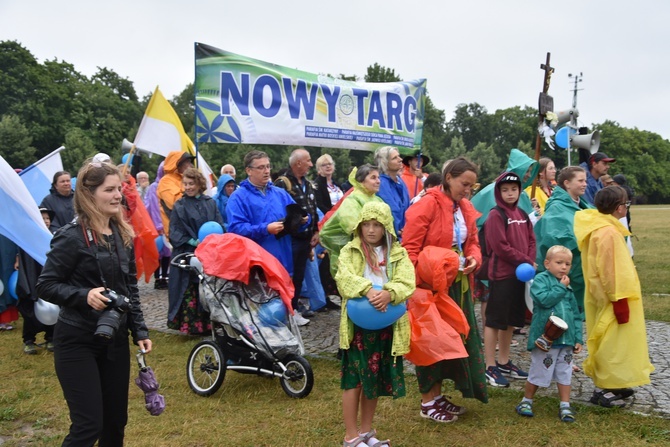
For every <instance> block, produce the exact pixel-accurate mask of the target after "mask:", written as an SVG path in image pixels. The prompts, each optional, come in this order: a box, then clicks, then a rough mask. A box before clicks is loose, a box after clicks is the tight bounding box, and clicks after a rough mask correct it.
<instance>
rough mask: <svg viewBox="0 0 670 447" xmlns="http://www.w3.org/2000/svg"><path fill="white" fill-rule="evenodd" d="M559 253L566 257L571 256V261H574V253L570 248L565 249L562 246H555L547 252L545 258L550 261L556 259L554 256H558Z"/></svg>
mask: <svg viewBox="0 0 670 447" xmlns="http://www.w3.org/2000/svg"><path fill="white" fill-rule="evenodd" d="M559 253H563V254H564V255H569V256H570V259H572V252H571V251H570V249H569V248H568V247H564V246H562V245H554V246H552V247H550V248H549V250H547V254H546V256H545V257H544V259H545V260H547V261H550V260H551V258H553V257H554V255H557V254H559Z"/></svg>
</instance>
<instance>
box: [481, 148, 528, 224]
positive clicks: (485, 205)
mask: <svg viewBox="0 0 670 447" xmlns="http://www.w3.org/2000/svg"><path fill="white" fill-rule="evenodd" d="M531 167H532V168H533V169H532V170H531V173H530V175H529V176H528V178H527V179H526V180H523V178H524V177H525V175H526V172H528V169H530V168H531ZM539 170H540V164H539V163H538V162H537V161H535V160H534V159H532V158H530V157H529V156H528V155H526V154H524V153H523V152H521V151H520V150H519V149H512V151H511V152H510V154H509V161H508V162H507V168H506V169H505V171H507V172H513V173H515V174H516V175H518V176H519V178H521V179H522V182H523V184H522V185H521V189H522V192H521V195H520V197H519V203H518V204H517V206H518V207H519V208H521V209H522V210H524V211H525V212H526V213H528V214H532V213H533V212H535V208H533V204H532V203H531V202H530V197H529V196H528V194H526V193H525V192H523V189H524V188H526V187H528V186H529V185H532V184H533V179H534V178H535V177H537V172H538V171H539ZM495 186H496V184H495V182H493V183H489V184H488V185H486V187H484V189H482V190H481V191H479V192H478V193H477V194H475V196H474V197H473V198H472V199H471V200H470V202H472V204H473V205H474V206H475V208H476V209H477V211H479V212H480V213H482V215H481V217H480V218H479V219H477V228H481V227H482V225H484V222H486V218H487V217H488V215H489V211H491V208H493V207H494V206H496V198H495V194H494V191H495Z"/></svg>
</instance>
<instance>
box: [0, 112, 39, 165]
mask: <svg viewBox="0 0 670 447" xmlns="http://www.w3.org/2000/svg"><path fill="white" fill-rule="evenodd" d="M32 141H33V139H32V137H31V136H30V131H29V130H28V129H27V128H26V126H24V125H23V123H22V122H21V120H20V119H19V117H17V116H15V115H8V114H7V115H2V119H0V155H1V156H2V157H3V158H4V159H5V160H6V161H7V163H9V165H10V166H12V167H13V168H19V169H23V168H25V167H27V166H29V165H30V163H26V160H34V158H35V148H34V147H33V146H32Z"/></svg>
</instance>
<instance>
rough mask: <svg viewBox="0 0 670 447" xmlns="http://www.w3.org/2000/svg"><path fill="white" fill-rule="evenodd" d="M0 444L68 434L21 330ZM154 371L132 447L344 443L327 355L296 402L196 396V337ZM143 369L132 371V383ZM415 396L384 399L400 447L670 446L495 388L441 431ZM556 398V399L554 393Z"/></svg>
mask: <svg viewBox="0 0 670 447" xmlns="http://www.w3.org/2000/svg"><path fill="white" fill-rule="evenodd" d="M1 337H2V343H0V356H1V358H2V359H3V361H2V363H1V364H0V380H2V383H3V387H2V393H1V394H0V440H4V444H2V443H1V442H0V444H2V445H3V447H5V446H8V447H9V446H54V445H59V444H60V442H61V441H62V438H63V437H64V436H65V434H66V432H67V428H68V426H69V419H68V413H67V406H66V404H65V401H64V400H63V397H62V394H61V390H60V386H59V384H58V381H57V379H56V377H55V375H54V372H53V356H52V354H48V353H46V352H40V354H39V355H37V356H27V355H25V354H23V353H22V352H21V338H20V332H19V331H18V330H15V331H13V332H9V333H3V334H2V335H1ZM153 340H154V343H155V347H156V351H155V352H154V353H152V354H151V355H150V356H149V360H150V364H151V365H152V366H153V368H154V369H155V371H156V375H157V377H158V379H159V381H160V383H161V393H162V394H163V395H164V396H165V398H166V402H167V409H166V411H165V413H163V414H162V415H161V416H159V417H152V416H150V415H149V413H148V412H147V411H146V410H145V409H144V406H143V405H144V399H143V396H142V393H141V391H140V390H139V389H138V388H137V387H136V386H135V385H134V384H131V386H130V408H129V413H130V414H129V418H130V422H129V425H128V427H127V430H126V445H128V446H131V447H132V446H143V447H158V446H166V447H167V446H169V447H173V446H184V447H197V446H218V445H226V446H324V445H338V443H341V440H342V436H343V431H344V428H343V424H342V418H341V414H340V413H341V405H340V398H341V390H340V388H339V364H338V362H337V361H335V360H334V359H333V358H332V357H330V356H323V357H318V358H317V357H309V360H310V362H311V364H312V366H313V368H314V373H315V386H314V390H313V391H312V393H311V394H310V395H309V396H308V397H307V398H305V399H301V400H293V399H289V398H288V397H287V396H286V395H285V394H284V392H283V391H282V389H281V387H280V385H279V382H278V381H277V380H276V379H265V378H261V377H257V376H248V375H242V374H238V373H234V372H229V373H228V374H227V375H226V379H225V381H224V383H223V386H222V387H221V389H220V390H219V391H218V392H217V393H216V394H214V395H213V396H211V397H209V398H204V397H200V396H197V395H196V394H194V393H193V392H192V391H191V390H190V388H189V387H188V384H187V382H186V375H185V370H186V360H187V358H188V354H189V352H190V349H191V348H192V346H193V345H194V344H195V343H196V341H197V340H193V339H189V338H187V337H183V336H176V335H168V334H162V333H154V335H153ZM136 374H137V368H136V367H135V366H133V372H132V374H131V375H132V376H133V377H134V376H136ZM406 382H407V389H408V396H406V397H405V398H401V399H397V400H395V401H394V400H392V399H390V398H382V399H380V402H379V407H378V410H377V415H376V417H375V424H374V425H375V427H376V428H377V430H378V431H379V433H380V435H381V436H385V437H390V438H391V439H392V440H393V442H394V444H393V445H394V446H396V447H397V446H408V447H413V446H419V445H426V446H438V445H446V444H448V445H472V446H477V445H487V446H489V445H490V446H507V445H509V446H517V445H526V446H536V445H545V446H568V445H569V446H592V445H626V446H643V445H644V446H649V445H668V444H669V443H670V421H668V420H664V419H660V418H656V417H645V416H640V415H635V414H631V413H628V412H625V411H620V410H605V409H603V408H600V407H593V406H581V405H576V408H577V422H576V423H575V424H570V425H568V424H565V423H562V422H560V421H559V420H558V417H557V409H558V400H557V399H556V398H555V397H538V398H537V399H536V404H535V413H536V416H535V417H534V418H532V419H527V418H522V417H520V416H517V415H516V414H515V412H514V407H515V405H516V404H517V403H518V401H519V399H520V397H521V394H520V392H516V391H509V390H499V389H492V390H491V399H490V402H489V404H487V405H484V404H481V403H479V402H477V401H473V400H468V401H464V400H463V399H461V398H460V397H458V393H456V392H453V390H451V393H452V395H453V396H454V397H455V401H456V402H458V403H462V404H465V405H467V406H468V409H469V411H468V413H467V414H466V415H465V416H463V417H462V418H461V419H460V420H459V421H458V422H457V423H455V424H436V423H432V422H429V421H427V420H425V419H423V418H421V417H420V416H419V399H420V397H419V394H418V391H417V385H416V378H415V377H414V376H412V375H408V376H407V377H406ZM554 395H555V393H554Z"/></svg>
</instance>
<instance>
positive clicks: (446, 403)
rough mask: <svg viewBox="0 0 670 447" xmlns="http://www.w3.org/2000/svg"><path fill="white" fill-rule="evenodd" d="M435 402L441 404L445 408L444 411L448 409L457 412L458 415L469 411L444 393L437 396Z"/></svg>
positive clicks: (452, 412) (448, 411)
mask: <svg viewBox="0 0 670 447" xmlns="http://www.w3.org/2000/svg"><path fill="white" fill-rule="evenodd" d="M435 402H436V403H437V404H439V405H440V406H441V407H442V408H444V411H446V412H447V413H451V414H455V415H456V416H460V415H462V414H465V412H466V411H468V410H467V409H466V408H465V407H462V406H460V405H456V404H455V403H453V402H452V401H450V400H449V399H448V398H447V396H445V395H444V394H443V395H441V396H438V397H436V398H435Z"/></svg>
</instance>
